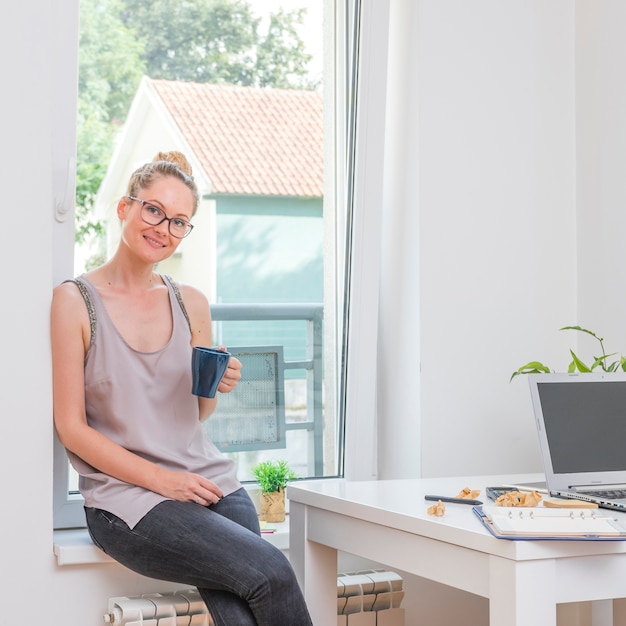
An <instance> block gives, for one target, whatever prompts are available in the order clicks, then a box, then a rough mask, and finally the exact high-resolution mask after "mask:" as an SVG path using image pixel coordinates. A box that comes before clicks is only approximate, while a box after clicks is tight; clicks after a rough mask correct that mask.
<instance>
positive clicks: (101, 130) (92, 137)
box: [75, 0, 144, 243]
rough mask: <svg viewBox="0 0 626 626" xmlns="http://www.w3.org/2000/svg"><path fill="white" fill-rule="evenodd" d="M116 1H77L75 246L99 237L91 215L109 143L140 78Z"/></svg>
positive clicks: (136, 49)
mask: <svg viewBox="0 0 626 626" xmlns="http://www.w3.org/2000/svg"><path fill="white" fill-rule="evenodd" d="M120 10H121V3H120V2H119V0H81V3H80V45H79V74H78V114H77V139H76V142H77V166H76V217H77V219H76V235H75V238H76V241H77V242H78V243H84V242H86V241H87V240H88V239H89V238H90V237H93V236H98V235H100V234H102V232H103V226H102V225H101V224H99V222H98V221H97V220H95V218H93V216H92V215H91V208H92V206H93V201H94V198H95V196H96V193H97V191H98V188H99V187H100V183H101V182H102V178H103V177H104V174H105V172H106V168H107V163H108V162H109V159H110V157H111V152H112V149H113V138H114V137H115V133H116V132H117V130H118V129H119V126H120V125H121V123H122V122H123V120H124V119H125V117H126V113H127V111H128V107H129V106H130V103H131V101H132V98H133V96H134V94H135V91H136V90H137V87H138V85H139V82H140V80H141V76H142V75H143V73H144V65H143V61H142V60H141V58H140V53H141V52H142V47H141V44H140V43H139V42H138V41H137V38H136V36H135V33H134V32H133V31H131V30H130V29H128V28H127V27H126V26H124V24H123V23H122V21H121V20H120V19H119V17H118V15H119V13H120Z"/></svg>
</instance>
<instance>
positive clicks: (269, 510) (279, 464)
mask: <svg viewBox="0 0 626 626" xmlns="http://www.w3.org/2000/svg"><path fill="white" fill-rule="evenodd" d="M252 473H253V474H254V476H255V478H256V479H257V482H258V483H259V488H260V489H261V493H260V496H259V501H260V508H261V510H260V519H261V521H264V522H284V521H285V487H286V486H287V483H288V482H289V481H290V480H293V479H294V478H297V476H296V474H295V472H294V471H293V470H292V469H291V468H290V467H289V465H288V463H287V461H284V460H281V461H261V462H260V463H257V465H255V466H254V467H253V468H252Z"/></svg>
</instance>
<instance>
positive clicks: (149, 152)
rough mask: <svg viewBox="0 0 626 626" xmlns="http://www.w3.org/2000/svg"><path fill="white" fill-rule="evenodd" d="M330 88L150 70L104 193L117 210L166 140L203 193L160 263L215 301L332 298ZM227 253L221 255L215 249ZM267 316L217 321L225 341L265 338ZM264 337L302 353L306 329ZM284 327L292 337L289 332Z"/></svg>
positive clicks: (103, 200)
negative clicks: (327, 288) (327, 180)
mask: <svg viewBox="0 0 626 626" xmlns="http://www.w3.org/2000/svg"><path fill="white" fill-rule="evenodd" d="M322 118H323V98H322V94H321V93H319V92H316V91H304V90H285V89H270V88H256V87H240V86H231V85H212V84H206V83H202V84H199V83H187V82H178V81H167V80H154V79H150V78H148V77H144V78H143V79H142V81H141V84H140V86H139V89H138V90H137V94H136V96H135V98H134V100H133V103H132V106H131V108H130V112H129V115H128V117H127V119H126V122H125V124H124V127H123V129H122V132H121V133H120V136H119V138H118V141H117V143H116V148H115V152H114V155H113V157H112V159H111V162H110V166H109V168H108V171H107V173H106V176H105V178H104V180H103V182H102V185H101V188H100V190H99V193H98V197H97V199H96V205H95V211H96V212H97V213H98V214H99V215H101V216H103V217H104V219H105V220H106V221H107V224H108V231H109V235H108V239H107V248H108V254H111V253H112V252H113V251H114V250H115V248H116V247H117V244H118V241H119V228H118V222H117V219H116V216H115V207H116V204H117V201H118V199H119V198H120V197H121V196H122V195H123V194H124V193H125V189H124V186H125V185H126V183H127V181H128V178H129V176H130V173H131V172H132V171H133V170H134V169H135V168H136V167H137V165H138V164H140V163H143V162H145V161H149V160H151V159H152V157H153V156H154V155H155V154H156V153H157V152H159V151H162V150H180V151H181V152H183V153H184V154H185V155H186V156H187V158H188V159H189V160H190V162H191V164H192V167H193V172H194V177H195V178H196V180H197V182H198V185H199V188H200V193H201V202H200V206H199V208H198V212H197V214H196V217H195V218H194V224H195V228H194V231H193V233H192V234H191V235H190V236H189V237H187V238H186V239H185V240H184V241H183V242H182V243H181V245H180V247H179V250H178V252H177V254H176V255H175V257H174V258H171V259H168V260H167V261H165V262H164V263H162V264H160V266H159V271H161V272H163V273H166V274H169V275H171V276H173V277H175V278H176V279H177V280H179V281H180V282H184V283H189V284H193V285H196V286H198V287H199V288H201V289H202V290H203V291H204V292H205V295H206V296H207V297H208V298H209V301H210V302H212V303H215V302H220V303H241V302H246V303H258V302H264V303H276V302H282V303H294V302H322V300H323V215H322V200H323V174H324V163H323V119H322ZM217 259H219V261H217ZM257 329H258V324H255V323H254V322H247V323H245V324H238V325H236V326H233V325H230V326H229V325H228V324H224V325H222V326H221V327H220V336H219V341H220V343H224V344H226V345H257V344H256V343H254V338H255V337H256V336H257V335H259V334H260V333H259V332H257ZM264 332H265V337H264V338H263V339H262V340H261V341H264V342H265V343H266V344H267V343H269V344H270V345H274V344H282V343H284V342H286V345H285V358H288V359H289V358H290V359H292V360H296V359H298V358H299V359H302V358H304V354H303V349H304V345H305V339H304V336H303V333H304V329H301V330H298V326H297V324H295V323H288V324H287V327H285V324H284V323H283V324H274V327H273V329H271V330H269V331H268V330H267V329H265V331H264ZM285 337H286V339H285Z"/></svg>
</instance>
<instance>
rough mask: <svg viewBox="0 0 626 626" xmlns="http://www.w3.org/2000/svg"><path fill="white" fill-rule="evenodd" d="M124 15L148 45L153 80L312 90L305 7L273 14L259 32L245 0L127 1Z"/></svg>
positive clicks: (148, 70)
mask: <svg viewBox="0 0 626 626" xmlns="http://www.w3.org/2000/svg"><path fill="white" fill-rule="evenodd" d="M125 6H126V9H125V11H124V12H123V14H122V16H121V18H122V20H123V22H124V24H126V26H127V27H129V28H134V29H135V30H136V32H137V33H138V35H139V37H140V38H141V40H142V42H143V44H144V54H143V57H142V58H143V59H144V61H145V63H146V73H147V74H148V76H150V77H151V78H165V79H169V80H185V81H192V82H202V83H207V82H208V83H226V84H230V85H258V86H273V87H286V88H300V89H301V88H310V87H312V85H310V84H309V83H308V82H307V80H306V77H307V65H308V63H309V62H310V60H311V55H309V54H307V53H306V52H305V49H304V44H303V42H302V40H301V39H300V37H299V35H298V32H297V29H296V26H297V25H298V24H302V21H303V19H304V14H305V10H304V9H297V10H295V11H290V12H285V11H279V12H278V13H277V14H272V15H270V31H269V33H268V34H267V36H264V35H263V34H262V33H261V32H260V26H261V18H259V17H255V16H254V14H253V12H252V6H251V3H250V2H247V1H245V0H152V1H151V2H149V3H148V2H146V0H125Z"/></svg>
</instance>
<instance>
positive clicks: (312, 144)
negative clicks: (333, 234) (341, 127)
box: [149, 79, 323, 197]
mask: <svg viewBox="0 0 626 626" xmlns="http://www.w3.org/2000/svg"><path fill="white" fill-rule="evenodd" d="M149 83H150V84H151V85H152V86H153V87H154V89H155V91H156V93H157V94H158V95H159V97H160V98H161V100H162V101H163V103H164V105H165V107H166V108H167V110H168V111H169V113H170V115H171V116H172V118H173V120H174V121H175V123H176V124H177V125H178V128H179V129H180V132H181V133H182V135H183V137H184V139H185V141H186V142H187V144H188V145H189V146H190V148H191V149H192V150H193V151H194V155H195V157H196V158H197V159H198V161H200V163H201V165H202V167H203V169H204V170H205V172H206V174H207V176H208V178H209V179H210V181H211V185H212V188H211V193H215V194H236V195H247V194H253V195H273V196H274V195H275V196H304V197H321V196H322V195H323V192H322V189H323V147H322V138H323V122H322V94H321V93H318V92H315V91H303V90H287V89H272V88H257V87H238V86H230V85H210V84H206V83H204V84H203V83H186V82H177V81H168V80H154V79H151V80H150V81H149Z"/></svg>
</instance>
